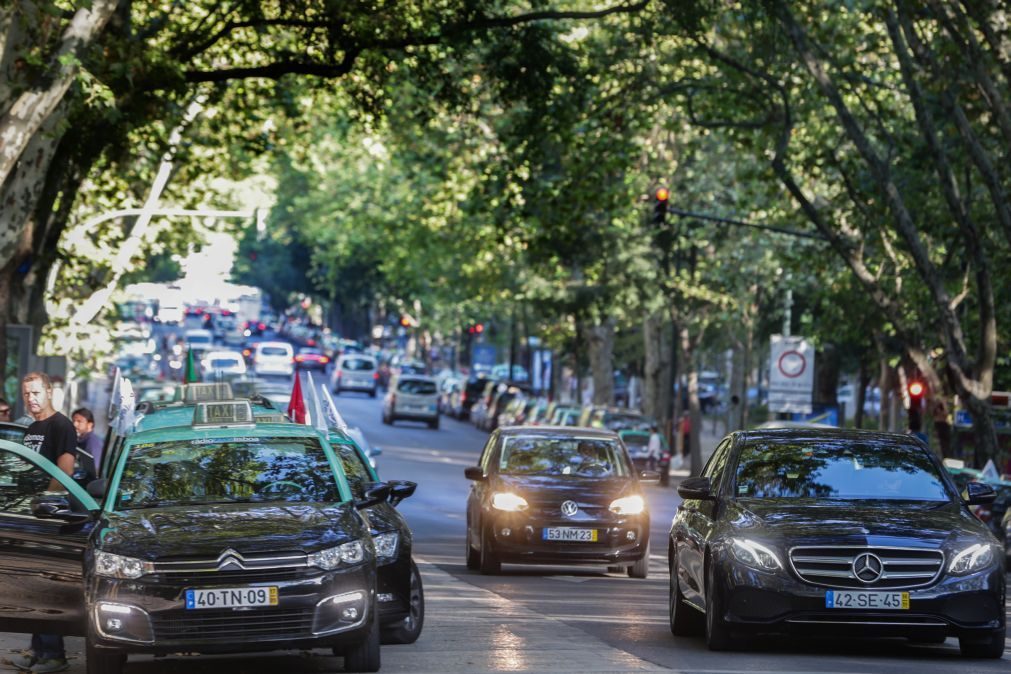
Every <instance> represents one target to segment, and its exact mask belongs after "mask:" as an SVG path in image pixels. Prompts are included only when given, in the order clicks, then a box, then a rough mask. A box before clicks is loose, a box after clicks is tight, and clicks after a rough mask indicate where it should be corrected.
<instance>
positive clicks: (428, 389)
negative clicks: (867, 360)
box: [397, 379, 435, 396]
mask: <svg viewBox="0 0 1011 674" xmlns="http://www.w3.org/2000/svg"><path fill="white" fill-rule="evenodd" d="M397 390H398V391H400V392H401V393H407V394H411V395H419V396H430V395H435V382H434V381H420V380H418V379H404V380H403V381H401V382H400V383H399V384H397Z"/></svg>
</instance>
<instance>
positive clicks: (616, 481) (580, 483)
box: [493, 475, 640, 507]
mask: <svg viewBox="0 0 1011 674" xmlns="http://www.w3.org/2000/svg"><path fill="white" fill-rule="evenodd" d="M496 482H497V484H495V483H493V489H495V490H499V489H501V490H502V491H512V492H515V493H517V494H520V495H521V496H523V498H525V499H526V500H527V501H528V502H529V503H530V504H531V505H534V504H559V503H562V502H563V501H575V502H576V504H577V505H579V506H584V505H596V506H603V507H607V506H609V505H611V501H613V500H614V499H616V498H621V497H622V496H628V495H630V494H634V493H639V491H640V490H639V489H638V488H637V485H636V483H635V481H634V480H633V479H632V478H628V477H612V478H581V477H571V476H563V477H551V476H545V475H526V476H518V475H498V476H497V477H496Z"/></svg>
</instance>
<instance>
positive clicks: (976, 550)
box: [948, 543, 993, 576]
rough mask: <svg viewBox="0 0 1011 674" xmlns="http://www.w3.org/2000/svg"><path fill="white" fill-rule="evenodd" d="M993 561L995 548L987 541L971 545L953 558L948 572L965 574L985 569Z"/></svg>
mask: <svg viewBox="0 0 1011 674" xmlns="http://www.w3.org/2000/svg"><path fill="white" fill-rule="evenodd" d="M992 561H993V548H992V547H991V546H990V545H987V544H986V543H976V544H975V545H970V546H969V547H967V548H966V549H965V550H962V552H960V553H958V554H957V555H955V556H954V557H952V558H951V563H950V564H949V565H948V573H953V574H955V575H958V576H960V575H963V574H966V573H973V572H974V571H979V570H980V569H985V568H986V567H988V566H989V565H990V562H992Z"/></svg>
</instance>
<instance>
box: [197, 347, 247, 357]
mask: <svg viewBox="0 0 1011 674" xmlns="http://www.w3.org/2000/svg"><path fill="white" fill-rule="evenodd" d="M222 356H234V357H236V358H242V352H241V351H234V350H232V349H215V350H214V351H208V352H207V353H206V354H205V355H204V358H221V357H222Z"/></svg>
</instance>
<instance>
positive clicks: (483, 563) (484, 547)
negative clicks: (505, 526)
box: [478, 529, 502, 576]
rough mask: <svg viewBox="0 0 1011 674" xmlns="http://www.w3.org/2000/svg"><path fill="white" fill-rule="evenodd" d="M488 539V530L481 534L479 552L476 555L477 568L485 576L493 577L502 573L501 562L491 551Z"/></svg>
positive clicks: (489, 537)
mask: <svg viewBox="0 0 1011 674" xmlns="http://www.w3.org/2000/svg"><path fill="white" fill-rule="evenodd" d="M490 539H491V536H489V535H488V530H487V529H484V530H483V531H482V532H481V552H480V554H479V555H478V568H479V569H480V571H481V573H482V574H483V575H485V576H495V575H497V574H499V573H500V572H501V571H502V562H500V561H499V559H498V557H497V556H496V555H495V551H494V550H492V549H491V540H490Z"/></svg>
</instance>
